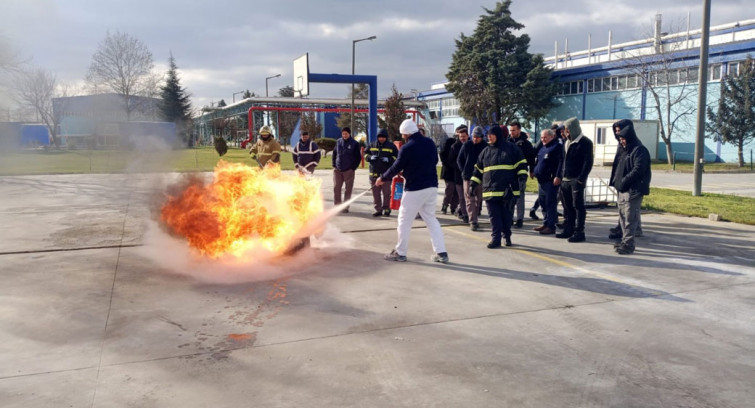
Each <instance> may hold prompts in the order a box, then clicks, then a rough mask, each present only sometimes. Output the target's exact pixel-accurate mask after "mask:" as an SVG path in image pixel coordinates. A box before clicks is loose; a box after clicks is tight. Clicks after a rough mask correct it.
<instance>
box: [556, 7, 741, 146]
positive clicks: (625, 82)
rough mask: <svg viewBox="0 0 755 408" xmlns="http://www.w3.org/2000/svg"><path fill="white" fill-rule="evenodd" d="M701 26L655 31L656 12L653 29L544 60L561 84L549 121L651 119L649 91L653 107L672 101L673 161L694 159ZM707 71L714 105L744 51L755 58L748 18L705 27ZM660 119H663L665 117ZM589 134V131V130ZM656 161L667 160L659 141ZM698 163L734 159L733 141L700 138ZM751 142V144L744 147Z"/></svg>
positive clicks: (658, 20)
mask: <svg viewBox="0 0 755 408" xmlns="http://www.w3.org/2000/svg"><path fill="white" fill-rule="evenodd" d="M700 37H701V30H689V29H688V30H687V31H684V32H679V33H672V34H667V33H663V32H661V17H660V15H658V16H656V24H655V35H654V36H653V37H651V38H646V39H643V40H639V41H632V42H625V43H620V44H615V45H613V44H611V42H610V38H611V37H610V34H609V43H608V45H607V46H604V47H598V48H595V49H591V48H590V47H589V46H588V49H587V50H582V51H576V52H571V51H569V50H567V49H564V50H563V51H562V52H559V51H558V45H557V44H556V53H555V55H554V56H552V57H549V58H545V63H546V64H549V65H550V66H551V67H553V68H554V74H553V75H554V78H555V79H556V80H558V81H559V82H560V83H561V84H562V87H561V90H560V92H559V95H558V97H557V98H556V100H557V101H558V103H559V106H558V107H556V108H554V109H553V110H552V111H551V112H550V114H549V115H548V119H550V120H563V119H565V118H568V117H572V116H576V117H578V118H579V119H581V120H605V119H611V120H615V119H622V118H629V119H634V120H658V119H659V115H658V113H657V109H656V102H655V97H654V95H653V89H655V90H657V91H658V94H659V100H660V106H662V107H664V108H665V107H666V106H667V105H669V104H668V103H667V102H666V100H667V98H666V97H665V95H670V98H671V100H678V102H677V103H672V104H670V105H671V120H675V119H677V118H678V121H677V122H676V129H675V130H674V133H673V134H672V137H671V142H672V147H673V151H674V154H675V156H676V159H677V160H680V161H690V160H692V159H693V157H694V141H695V134H696V115H697V98H698V76H699V75H698V72H699V60H700V43H701V38H700ZM709 44H710V46H709V52H708V55H709V57H708V64H709V66H708V67H707V69H706V70H705V72H706V77H707V81H708V82H707V92H708V93H707V96H706V99H707V105H708V106H710V107H712V108H714V109H715V108H716V107H717V101H718V97H719V94H720V91H721V81H722V80H723V79H724V78H726V76H727V75H738V73H739V68H740V66H741V64H742V63H743V62H744V61H745V59H746V58H747V56H748V55H753V56H755V20H746V21H740V22H736V23H730V24H724V25H720V26H715V27H711V28H710V36H709ZM666 120H667V119H666V118H665V117H663V121H664V122H665V121H666ZM590 136H591V137H593V140H595V139H594V136H595V135H590ZM659 143H660V145H659V147H658V157H657V158H658V159H660V160H666V157H667V156H666V145H665V143H664V142H663V141H662V140H659ZM705 144H706V146H705V147H706V149H705V151H706V154H705V161H735V160H736V158H737V150H736V146H732V145H721V144H720V143H718V142H714V141H713V140H711V139H706V142H705ZM750 147H751V148H752V146H750Z"/></svg>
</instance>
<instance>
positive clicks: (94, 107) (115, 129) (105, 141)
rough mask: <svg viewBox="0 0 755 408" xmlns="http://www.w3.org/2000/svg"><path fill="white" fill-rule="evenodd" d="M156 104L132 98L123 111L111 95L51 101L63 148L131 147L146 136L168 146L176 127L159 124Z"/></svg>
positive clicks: (121, 102)
mask: <svg viewBox="0 0 755 408" xmlns="http://www.w3.org/2000/svg"><path fill="white" fill-rule="evenodd" d="M159 102H160V99H157V98H147V97H141V96H132V97H130V98H129V103H128V108H129V111H130V112H127V109H126V103H125V100H124V98H123V96H122V95H118V94H114V93H106V94H97V95H82V96H71V97H64V98H53V100H52V106H53V115H54V117H55V118H56V120H57V125H56V130H57V132H56V133H57V135H58V137H60V138H61V143H62V144H63V145H65V146H67V147H98V148H116V147H133V146H138V145H140V138H146V137H149V136H152V137H156V138H159V139H161V140H162V141H164V142H166V143H167V144H169V145H172V144H174V143H176V126H175V124H174V123H170V122H163V121H162V117H161V114H160V110H159V108H158V104H159Z"/></svg>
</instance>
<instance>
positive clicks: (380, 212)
mask: <svg viewBox="0 0 755 408" xmlns="http://www.w3.org/2000/svg"><path fill="white" fill-rule="evenodd" d="M381 215H383V212H382V211H375V212H374V213H372V216H373V217H379V216H381Z"/></svg>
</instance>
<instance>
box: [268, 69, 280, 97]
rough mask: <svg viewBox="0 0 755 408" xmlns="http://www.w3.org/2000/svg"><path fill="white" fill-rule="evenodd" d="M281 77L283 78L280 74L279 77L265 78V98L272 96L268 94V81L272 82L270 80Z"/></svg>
mask: <svg viewBox="0 0 755 408" xmlns="http://www.w3.org/2000/svg"><path fill="white" fill-rule="evenodd" d="M279 76H281V74H278V75H273V76H271V77H267V78H265V97H268V96H270V95H268V93H267V81H268V80H270V79H273V78H278V77H279Z"/></svg>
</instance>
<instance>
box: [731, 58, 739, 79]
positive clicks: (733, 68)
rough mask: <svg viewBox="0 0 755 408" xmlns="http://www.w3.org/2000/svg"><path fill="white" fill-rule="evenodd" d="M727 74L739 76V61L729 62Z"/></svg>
mask: <svg viewBox="0 0 755 408" xmlns="http://www.w3.org/2000/svg"><path fill="white" fill-rule="evenodd" d="M729 76H731V77H734V78H736V77H738V76H739V63H738V62H732V63H729Z"/></svg>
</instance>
